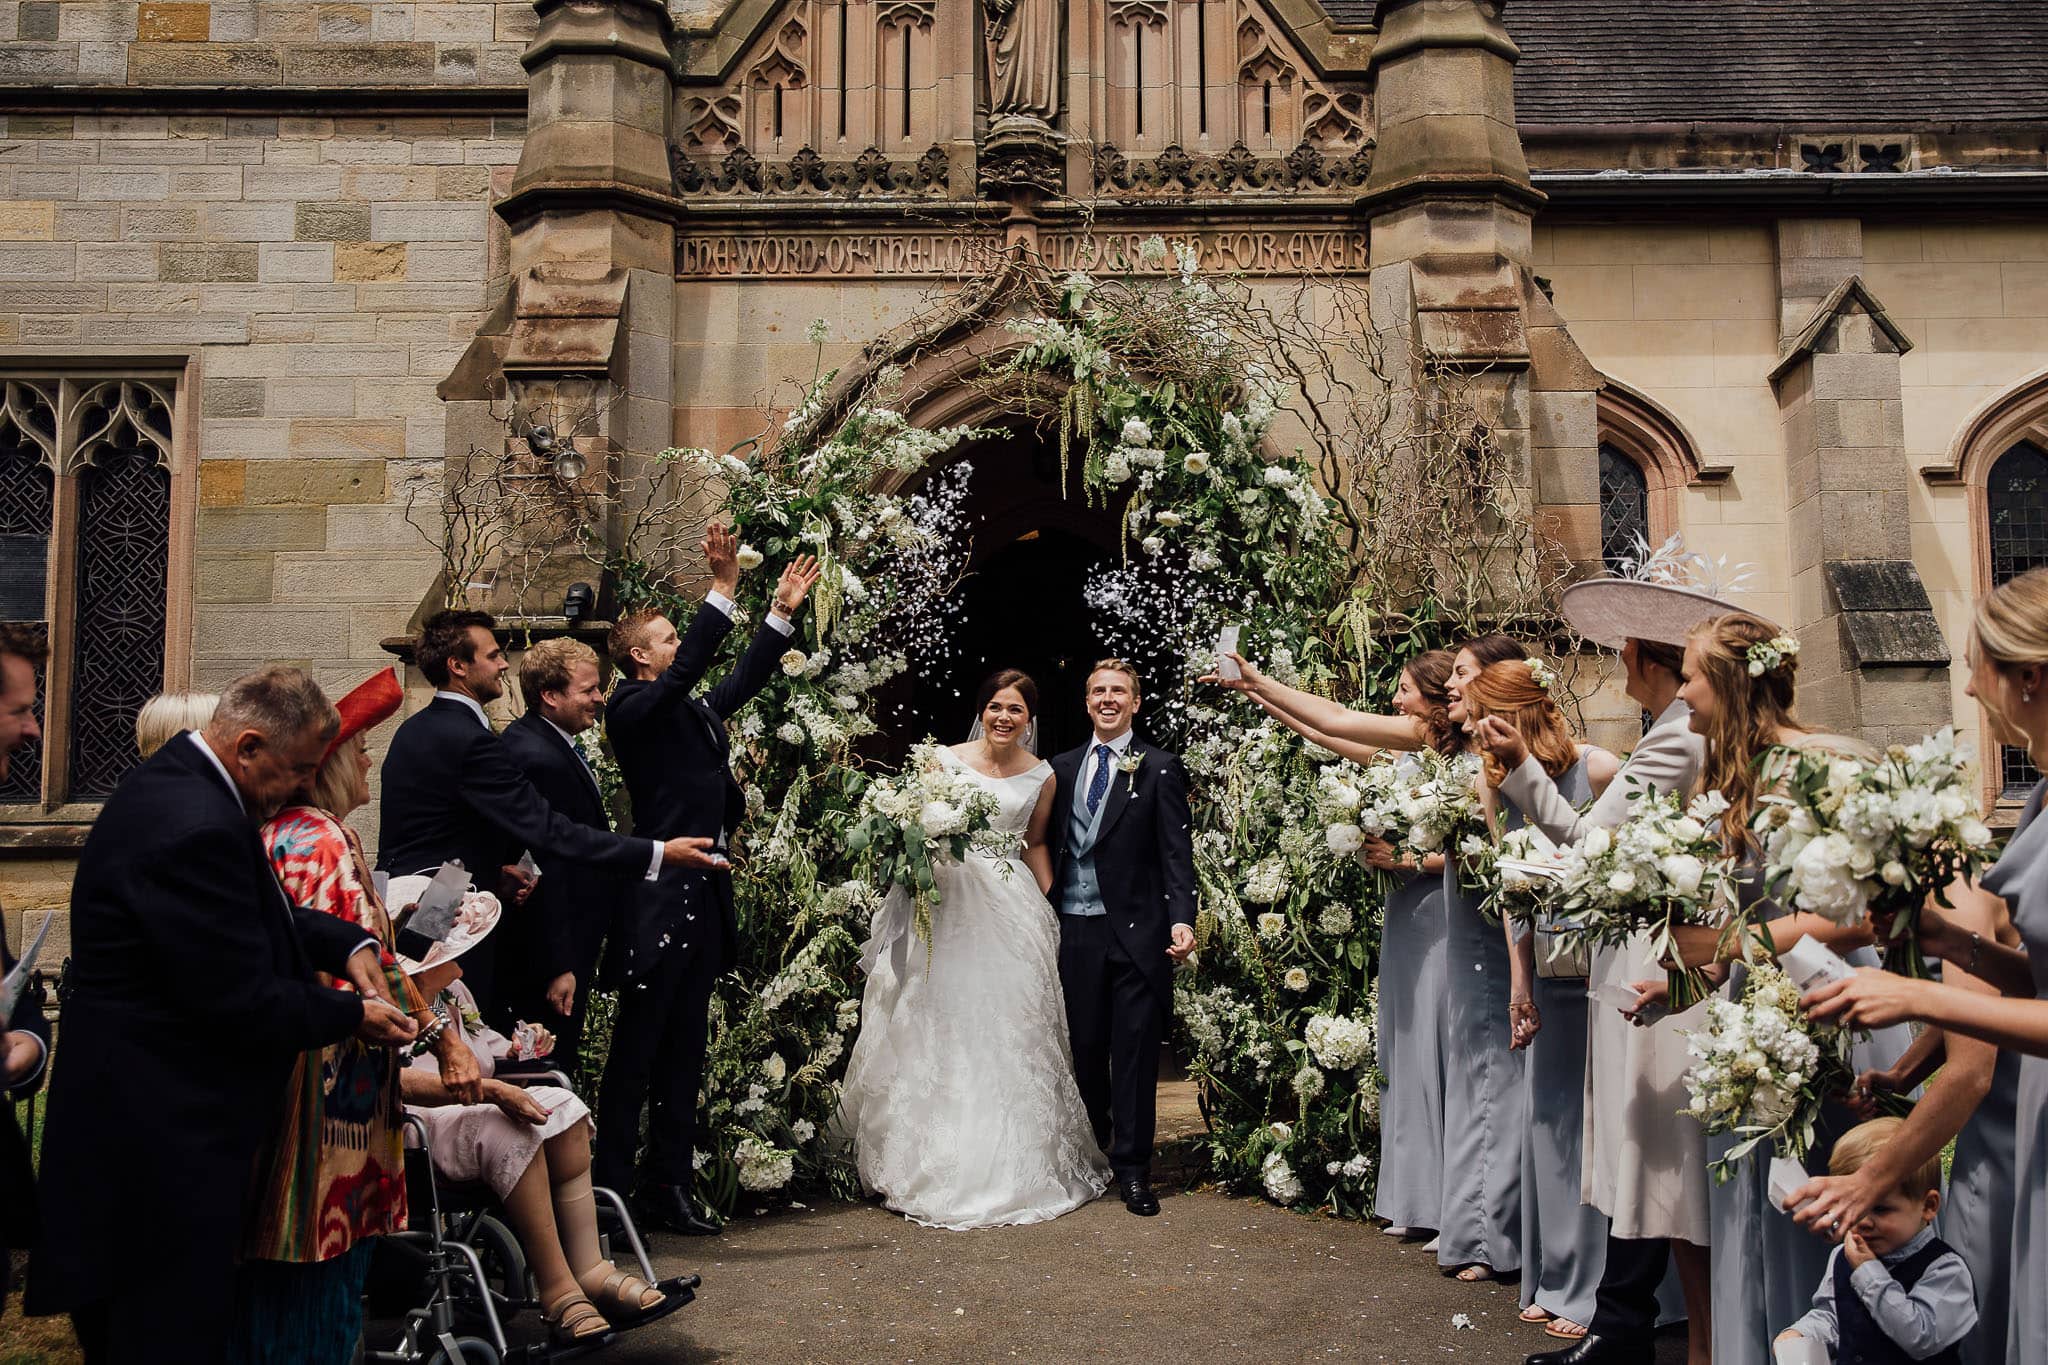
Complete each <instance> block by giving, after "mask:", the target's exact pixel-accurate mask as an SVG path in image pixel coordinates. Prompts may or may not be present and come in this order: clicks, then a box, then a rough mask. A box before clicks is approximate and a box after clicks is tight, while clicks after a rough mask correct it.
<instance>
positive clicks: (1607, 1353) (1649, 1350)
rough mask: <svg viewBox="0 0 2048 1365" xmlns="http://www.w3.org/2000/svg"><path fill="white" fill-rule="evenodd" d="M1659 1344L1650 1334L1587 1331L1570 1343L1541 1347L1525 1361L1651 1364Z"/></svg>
mask: <svg viewBox="0 0 2048 1365" xmlns="http://www.w3.org/2000/svg"><path fill="white" fill-rule="evenodd" d="M1656 1358H1657V1348H1656V1347H1655V1346H1653V1345H1651V1343H1650V1339H1649V1338H1648V1337H1602V1336H1595V1335H1594V1334H1593V1333H1591V1332H1588V1333H1586V1335H1584V1336H1582V1337H1580V1338H1579V1339H1578V1340H1577V1341H1575V1342H1573V1343H1572V1344H1571V1345H1569V1346H1564V1347H1560V1348H1559V1349H1557V1350H1555V1351H1538V1352H1537V1353H1536V1354H1535V1355H1532V1356H1530V1357H1528V1358H1527V1359H1526V1360H1524V1361H1523V1362H1522V1365H1648V1363H1649V1362H1650V1361H1653V1360H1655V1359H1656Z"/></svg>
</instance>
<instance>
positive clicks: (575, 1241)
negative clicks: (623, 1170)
mask: <svg viewBox="0 0 2048 1365" xmlns="http://www.w3.org/2000/svg"><path fill="white" fill-rule="evenodd" d="M412 880H413V879H412V878H406V877H401V878H396V879H394V880H393V882H392V885H391V889H390V899H391V901H392V903H394V904H399V905H404V904H407V902H408V898H410V899H412V900H417V899H418V891H420V890H424V886H422V887H420V888H417V889H415V888H411V887H405V888H403V889H402V888H401V885H400V883H407V882H411V881H412ZM419 880H420V881H421V882H422V883H424V881H425V878H420V879H419ZM408 893H409V896H408ZM498 914H499V907H498V904H497V901H496V898H495V897H491V896H489V895H488V894H480V893H471V902H470V903H469V904H468V905H466V906H465V907H464V911H463V922H462V923H461V924H459V925H458V926H457V928H456V931H455V932H454V933H452V934H450V935H449V936H448V937H447V938H446V939H445V940H443V941H442V942H439V943H436V944H434V945H433V947H432V949H431V951H428V952H426V953H425V954H424V957H425V960H424V961H416V960H414V959H413V958H411V957H408V956H406V955H405V947H406V944H405V942H404V935H403V933H401V936H400V937H401V946H400V955H399V963H400V966H401V967H402V968H403V969H404V971H405V972H406V974H407V975H408V976H410V977H411V978H412V980H413V984H414V985H415V986H416V987H417V988H418V989H419V992H420V995H421V996H422V997H423V998H425V999H427V1000H429V1001H433V1002H435V1014H436V1016H437V1018H436V1023H435V1024H433V1025H430V1026H429V1031H438V1030H439V1029H440V1028H444V1027H445V1028H448V1029H453V1030H459V1032H460V1034H461V1037H462V1038H463V1040H464V1041H465V1042H466V1043H467V1044H468V1045H469V1048H470V1050H471V1051H472V1052H473V1053H475V1054H476V1058H477V1061H478V1063H479V1065H480V1066H481V1068H482V1070H483V1073H484V1082H483V1087H484V1101H485V1102H484V1103H481V1104H459V1103H456V1102H454V1101H453V1099H452V1097H451V1096H450V1095H449V1094H448V1092H447V1090H446V1089H445V1088H444V1087H443V1086H442V1084H441V1078H440V1067H439V1065H438V1063H437V1062H436V1060H435V1058H434V1057H433V1055H432V1054H431V1053H430V1052H426V1051H424V1050H422V1051H421V1052H420V1053H419V1054H418V1055H416V1056H415V1057H414V1058H413V1059H412V1061H411V1063H410V1065H408V1066H407V1067H406V1069H405V1071H404V1073H403V1074H402V1076H401V1085H402V1089H403V1095H404V1099H405V1104H406V1108H407V1109H408V1111H409V1112H410V1113H411V1114H412V1115H413V1116H414V1117H416V1118H418V1119H419V1120H420V1121H421V1122H422V1123H423V1124H424V1125H425V1128H426V1131H427V1148H428V1152H429V1154H430V1156H431V1158H432V1160H433V1165H434V1170H435V1173H436V1174H437V1175H438V1176H439V1177H440V1178H442V1179H444V1180H454V1181H478V1182H482V1183H485V1184H487V1185H489V1186H490V1188H491V1189H492V1191H493V1192H494V1193H496V1195H497V1196H498V1198H499V1200H500V1201H501V1202H502V1203H503V1204H504V1207H505V1213H506V1215H507V1221H509V1222H510V1223H511V1224H512V1228H513V1231H514V1232H515V1233H516V1234H517V1235H518V1238H519V1242H520V1245H521V1247H522V1248H523V1249H524V1251H525V1253H526V1260H527V1265H528V1267H529V1268H530V1269H531V1270H532V1272H533V1276H534V1280H535V1284H536V1287H537V1289H538V1298H539V1300H540V1303H541V1306H542V1310H543V1312H544V1314H545V1316H546V1319H547V1323H548V1330H549V1334H550V1335H551V1336H552V1337H553V1338H554V1339H555V1340H556V1341H558V1342H564V1343H570V1342H580V1341H585V1340H588V1339H591V1338H595V1337H601V1336H603V1335H604V1334H605V1333H606V1332H608V1331H611V1330H613V1329H614V1328H622V1327H628V1326H631V1325H633V1324H635V1323H638V1322H641V1321H644V1320H646V1319H648V1318H651V1317H654V1316H657V1315H659V1314H661V1313H662V1312H664V1311H665V1310H666V1309H667V1308H668V1307H670V1306H671V1305H670V1295H669V1294H668V1293H664V1291H663V1290H662V1289H661V1288H660V1287H657V1286H655V1285H651V1284H649V1283H648V1282H647V1281H646V1280H644V1279H642V1278H641V1277H640V1276H638V1275H635V1274H632V1273H630V1272H628V1271H624V1270H620V1269H618V1268H617V1267H616V1266H614V1265H612V1263H611V1262H610V1261H607V1260H606V1259H604V1255H603V1250H602V1243H601V1241H600V1238H599V1233H598V1225H597V1201H596V1197H595V1196H594V1194H593V1193H592V1186H591V1179H590V1137H591V1124H590V1111H589V1109H587V1108H586V1107H585V1106H584V1104H583V1102H582V1101H581V1100H579V1099H577V1098H576V1096H575V1095H573V1094H571V1093H570V1092H569V1091H567V1090H564V1089H561V1088H560V1087H557V1086H552V1085H532V1086H519V1085H514V1084H511V1083H509V1082H507V1081H505V1080H503V1079H500V1078H499V1076H498V1075H497V1071H498V1067H499V1064H500V1063H501V1062H503V1061H505V1060H506V1059H507V1058H508V1057H511V1055H512V1054H513V1053H514V1052H515V1051H516V1050H525V1049H515V1047H514V1045H513V1042H512V1040H510V1039H508V1038H506V1037H505V1036H504V1035H503V1034H501V1033H499V1032H497V1031H496V1030H495V1029H492V1028H490V1027H489V1026H488V1025H486V1024H485V1023H484V1022H483V1020H482V1018H481V1016H480V1014H479V1012H478V1009H477V1005H476V1000H475V998H474V997H472V996H471V995H470V993H469V991H468V989H467V988H466V987H465V986H463V985H462V983H461V981H460V979H459V978H460V977H461V975H462V967H461V964H460V963H459V962H458V961H456V960H455V959H456V958H457V956H459V955H460V953H461V952H462V951H464V950H465V949H467V948H469V947H471V946H474V944H475V943H476V942H477V941H479V940H481V939H482V938H483V937H484V935H485V934H488V933H489V932H490V930H491V929H492V928H493V927H495V925H496V922H497V918H498ZM521 1032H522V1034H523V1033H524V1030H523V1029H522V1031H521ZM536 1032H537V1033H538V1034H539V1035H540V1038H539V1043H540V1045H539V1046H536V1047H533V1048H532V1049H531V1050H532V1051H536V1052H545V1051H546V1046H545V1044H546V1042H547V1041H549V1040H547V1039H546V1037H545V1031H544V1030H536Z"/></svg>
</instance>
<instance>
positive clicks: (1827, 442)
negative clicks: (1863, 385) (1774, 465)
mask: <svg viewBox="0 0 2048 1365" xmlns="http://www.w3.org/2000/svg"><path fill="white" fill-rule="evenodd" d="M1813 420H1814V433H1813V434H1814V441H1815V443H1816V444H1817V445H1822V446H1869V447H1872V448H1873V449H1875V448H1880V447H1886V446H1889V447H1891V448H1892V449H1893V450H1894V451H1896V450H1899V449H1901V448H1902V447H1903V446H1904V445H1905V443H1906V427H1905V420H1906V419H1905V403H1904V402H1903V401H1902V400H1900V399H1897V398H1850V399H1843V400H1841V401H1839V402H1834V403H1828V402H1821V403H1816V404H1814V405H1813ZM1894 462H1895V463H1897V464H1898V465H1899V479H1900V482H1902V483H1903V482H1904V480H1905V464H1904V461H1903V459H1898V460H1895V461H1894Z"/></svg>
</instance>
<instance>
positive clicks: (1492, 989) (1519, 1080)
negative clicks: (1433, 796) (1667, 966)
mask: <svg viewBox="0 0 2048 1365" xmlns="http://www.w3.org/2000/svg"><path fill="white" fill-rule="evenodd" d="M1443 887H1444V892H1443V905H1444V1052H1443V1056H1444V1148H1443V1198H1442V1202H1441V1208H1442V1212H1441V1214H1440V1215H1439V1218H1438V1222H1437V1236H1438V1238H1439V1240H1438V1243H1437V1253H1436V1259H1437V1263H1438V1264H1439V1265H1443V1266H1447V1267H1456V1266H1467V1265H1486V1266H1491V1267H1492V1268H1493V1269H1494V1270H1495V1271H1496V1272H1498V1273H1500V1274H1504V1275H1505V1274H1510V1273H1512V1272H1514V1271H1517V1270H1519V1269H1521V1266H1522V1145H1523V1143H1524V1142H1525V1141H1526V1140H1527V1138H1528V1110H1527V1095H1526V1093H1525V1090H1524V1081H1523V1076H1522V1071H1523V1059H1522V1054H1521V1053H1519V1052H1512V1051H1510V1050H1509V1049H1508V1041H1509V1033H1508V991H1509V981H1508V944H1507V939H1506V938H1505V937H1503V936H1502V934H1501V927H1500V926H1499V925H1498V924H1493V923H1490V922H1489V921H1488V920H1487V918H1486V917H1485V916H1484V915H1482V914H1480V913H1479V905H1480V902H1481V901H1483V900H1485V898H1486V896H1485V893H1484V892H1483V891H1468V890H1466V889H1465V888H1463V887H1461V886H1459V885H1458V870H1457V861H1456V859H1454V858H1446V859H1445V860H1444V875H1443Z"/></svg>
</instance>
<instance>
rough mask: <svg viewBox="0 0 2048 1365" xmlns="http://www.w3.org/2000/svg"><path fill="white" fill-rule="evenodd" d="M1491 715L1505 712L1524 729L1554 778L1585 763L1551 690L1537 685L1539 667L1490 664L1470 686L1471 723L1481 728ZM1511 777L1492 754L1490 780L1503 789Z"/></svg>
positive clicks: (1502, 715)
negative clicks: (1537, 668) (1580, 761)
mask: <svg viewBox="0 0 2048 1365" xmlns="http://www.w3.org/2000/svg"><path fill="white" fill-rule="evenodd" d="M1488 716H1499V717H1500V718H1501V719H1502V720H1504V721H1506V722H1508V723H1509V724H1510V725H1512V726H1514V727H1515V728H1516V729H1517V730H1519V731H1521V732H1522V738H1523V740H1525V741H1526V742H1527V743H1528V745H1529V752H1530V753H1531V754H1533V755H1534V756H1535V758H1536V761H1537V762H1538V763H1540V764H1542V765H1543V771H1544V772H1546V773H1549V774H1550V775H1551V776H1552V777H1561V776H1563V775H1564V773H1565V772H1566V771H1567V770H1569V769H1570V768H1571V766H1572V764H1574V763H1576V762H1578V761H1579V746H1578V744H1577V743H1576V742H1575V741H1574V740H1573V739H1572V730H1571V726H1570V725H1568V724H1566V723H1565V718H1564V712H1562V711H1560V710H1558V709H1557V703H1556V702H1555V701H1554V700H1552V699H1551V695H1550V692H1549V689H1547V688H1545V687H1543V686H1541V685H1540V684H1538V683H1537V681H1536V672H1535V670H1534V669H1532V668H1530V667H1529V665H1528V663H1527V661H1525V660H1522V659H1509V660H1507V661H1506V662H1503V663H1497V664H1488V665H1487V666H1486V667H1484V668H1482V669H1480V670H1479V672H1478V673H1477V674H1476V675H1475V676H1474V677H1473V678H1472V680H1471V681H1470V682H1467V683H1466V684H1465V720H1466V724H1467V726H1468V727H1473V728H1476V727H1477V726H1478V724H1479V722H1480V721H1482V720H1484V719H1485V718H1486V717H1488ZM1507 776H1508V774H1507V769H1506V768H1505V767H1503V766H1502V765H1501V761H1500V760H1499V759H1497V758H1495V757H1494V756H1493V755H1492V754H1488V755H1487V756H1486V780H1487V781H1488V782H1490V783H1492V784H1493V785H1494V786H1496V787H1498V786H1499V785H1500V784H1501V783H1503V782H1505V781H1506V780H1507Z"/></svg>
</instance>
